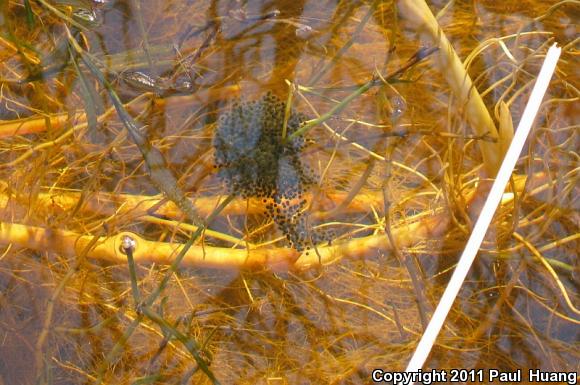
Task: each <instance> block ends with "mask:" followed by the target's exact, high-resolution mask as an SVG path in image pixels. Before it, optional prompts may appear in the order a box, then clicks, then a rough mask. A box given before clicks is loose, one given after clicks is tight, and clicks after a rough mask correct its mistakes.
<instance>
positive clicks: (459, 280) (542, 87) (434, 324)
mask: <svg viewBox="0 0 580 385" xmlns="http://www.w3.org/2000/svg"><path fill="white" fill-rule="evenodd" d="M560 52H561V48H559V47H557V46H556V44H554V45H553V46H552V47H550V49H549V50H548V54H547V55H546V59H545V60H544V64H543V65H542V69H541V70H540V74H539V75H538V79H537V80H536V84H535V85H534V89H533V90H532V94H531V95H530V100H529V101H528V104H527V105H526V109H525V110H524V113H523V115H522V119H521V120H520V124H519V125H518V128H517V130H516V133H515V135H514V138H513V140H512V142H511V144H510V146H509V149H508V151H507V153H506V156H505V158H504V160H503V163H502V165H501V167H500V169H499V172H498V174H497V177H496V178H495V181H494V182H493V186H492V187H491V191H490V193H489V195H488V196H487V199H486V201H485V204H484V205H483V209H482V210H481V214H480V215H479V218H478V219H477V222H476V223H475V226H474V228H473V232H472V233H471V236H470V237H469V240H468V241H467V245H466V246H465V249H464V250H463V254H462V255H461V258H460V259H459V262H458V264H457V267H456V268H455V271H454V272H453V276H452V277H451V280H449V284H448V285H447V288H446V289H445V292H444V293H443V296H442V297H441V300H440V301H439V305H437V309H435V312H434V313H433V317H432V318H431V321H430V322H429V325H427V329H426V330H425V333H424V334H423V336H422V337H421V340H420V341H419V345H417V349H416V350H415V353H414V354H413V357H411V361H409V364H408V365H407V369H406V370H405V371H406V372H407V373H413V372H417V371H419V369H421V368H422V367H423V365H424V364H425V361H426V360H427V357H428V356H429V353H430V352H431V348H432V347H433V344H434V343H435V339H436V338H437V335H438V334H439V331H440V330H441V327H442V326H443V322H445V319H446V318H447V314H448V313H449V310H450V309H451V306H452V305H453V302H454V301H455V298H456V297H457V294H458V293H459V289H461V286H462V285H463V281H464V280H465V277H466V276H467V273H468V272H469V268H470V267H471V264H472V263H473V260H474V259H475V256H476V255H477V251H478V250H479V247H480V246H481V242H482V241H483V238H484V237H485V233H486V232H487V228H488V227H489V224H490V223H491V220H492V218H493V215H494V213H495V210H496V209H497V206H498V204H499V202H500V200H501V197H502V195H503V192H504V190H505V187H506V185H507V183H508V181H509V179H510V176H511V174H512V172H513V169H514V167H515V165H516V162H517V160H518V158H519V156H520V153H521V152H522V148H523V147H524V143H525V141H526V138H527V137H528V135H529V133H530V129H531V128H532V123H533V122H534V118H535V117H536V114H537V113H538V109H539V108H540V104H541V103H542V99H543V97H544V94H545V93H546V89H547V88H548V84H549V83H550V79H551V78H552V74H553V73H554V70H555V69H556V63H557V62H558V58H559V57H560Z"/></svg>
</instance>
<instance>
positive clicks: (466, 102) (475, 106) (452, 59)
mask: <svg viewBox="0 0 580 385" xmlns="http://www.w3.org/2000/svg"><path fill="white" fill-rule="evenodd" d="M398 6H399V9H400V11H401V14H402V15H403V16H404V17H405V18H407V19H409V20H410V21H411V22H413V24H415V26H416V28H417V30H418V31H422V32H424V33H425V35H426V36H427V38H428V39H429V40H431V42H432V44H434V45H435V46H437V47H438V48H439V52H437V53H436V54H434V55H433V62H434V63H435V64H436V65H437V66H438V68H439V71H440V72H441V74H442V75H443V77H444V78H445V80H446V81H447V83H448V84H449V86H450V87H451V90H452V91H453V93H454V95H455V97H456V98H457V99H458V105H460V106H462V107H463V109H464V115H465V117H466V119H467V121H468V122H469V124H470V125H471V126H472V128H473V131H474V132H475V135H477V136H481V137H484V136H485V137H489V138H492V139H497V138H498V133H497V129H496V127H495V124H494V123H493V120H492V118H491V115H490V114H489V112H488V110H487V108H486V107H485V104H484V103H483V100H482V99H481V96H480V95H479V93H478V92H477V89H476V88H475V87H474V85H473V82H472V81H471V78H470V76H469V74H468V73H467V71H466V70H465V67H463V64H462V63H461V60H460V59H459V56H457V53H456V52H455V50H454V49H453V47H452V46H451V43H450V42H449V40H447V37H445V34H444V33H443V30H442V29H441V27H440V26H439V23H438V22H437V19H436V18H435V16H434V15H433V13H432V12H431V10H430V9H429V7H428V6H427V4H426V3H425V1H423V0H400V1H399V2H398ZM478 144H479V148H480V150H481V154H482V157H483V162H484V167H485V170H486V172H487V174H488V175H487V176H489V177H494V176H495V174H496V173H497V170H499V166H500V164H501V160H502V159H501V151H500V148H499V145H498V144H497V143H492V142H488V141H479V143H478Z"/></svg>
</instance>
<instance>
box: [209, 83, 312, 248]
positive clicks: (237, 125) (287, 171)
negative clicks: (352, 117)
mask: <svg viewBox="0 0 580 385" xmlns="http://www.w3.org/2000/svg"><path fill="white" fill-rule="evenodd" d="M285 108H286V105H285V103H284V102H282V101H281V100H280V99H278V98H277V97H276V96H274V95H273V94H271V93H267V94H266V95H264V96H263V97H261V98H260V99H258V100H255V101H250V102H236V103H234V104H233V105H232V107H231V108H230V110H229V111H227V112H226V113H224V114H223V115H222V116H220V118H219V120H218V124H217V129H216V132H215V135H214V139H213V146H214V149H215V152H214V153H215V155H214V162H215V167H216V168H217V169H218V177H219V178H220V179H221V180H222V181H223V182H224V183H225V185H226V186H227V189H228V190H229V193H230V194H233V195H236V196H239V197H242V198H249V197H258V198H261V199H262V202H263V203H264V205H265V208H266V211H267V213H268V216H269V217H270V218H271V219H272V220H273V221H274V222H275V223H276V225H277V226H278V228H279V229H280V231H282V233H283V234H284V235H285V236H286V239H287V240H288V241H289V243H290V245H291V246H292V247H294V248H295V249H296V250H298V251H302V250H304V249H305V248H307V247H308V245H309V244H310V243H316V242H317V241H320V240H321V239H322V238H321V237H320V235H317V234H316V233H315V232H312V231H311V230H309V228H308V224H307V215H306V214H305V208H306V200H305V199H304V192H305V190H306V189H307V187H308V186H310V185H312V184H313V182H314V178H313V176H312V172H311V171H310V169H309V168H308V167H307V166H306V165H305V164H303V162H302V160H301V152H302V150H303V149H304V146H305V141H304V138H303V137H302V136H298V137H296V138H290V135H292V133H294V132H296V131H297V130H298V128H299V127H300V126H301V125H302V124H303V123H304V122H305V121H306V116H305V115H303V114H301V113H297V112H295V111H291V113H290V115H289V118H288V122H287V125H286V135H285V136H286V138H285V140H284V138H283V137H282V135H283V126H284V115H285Z"/></svg>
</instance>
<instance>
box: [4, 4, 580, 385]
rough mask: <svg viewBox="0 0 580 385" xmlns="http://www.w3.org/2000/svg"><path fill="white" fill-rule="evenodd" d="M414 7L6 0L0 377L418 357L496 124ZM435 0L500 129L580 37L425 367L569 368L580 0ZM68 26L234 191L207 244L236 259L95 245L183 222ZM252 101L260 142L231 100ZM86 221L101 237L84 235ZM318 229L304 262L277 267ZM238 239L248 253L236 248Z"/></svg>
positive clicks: (318, 374) (175, 158) (186, 161)
mask: <svg viewBox="0 0 580 385" xmlns="http://www.w3.org/2000/svg"><path fill="white" fill-rule="evenodd" d="M402 5H403V4H402V3H401V2H389V1H339V0H336V1H322V2H320V1H306V0H296V1H247V2H245V1H234V0H230V1H203V0H202V1H181V2H180V1H171V2H145V1H139V0H132V1H92V2H89V1H86V2H84V1H83V2H81V1H66V2H64V1H57V2H54V3H53V2H46V3H45V2H38V3H37V2H30V3H29V2H27V1H26V2H16V1H8V2H4V4H3V5H2V8H1V13H0V47H1V48H0V58H1V60H0V63H1V64H0V79H1V83H2V84H1V94H0V174H1V175H0V215H1V222H2V224H1V227H0V244H1V248H0V288H1V290H0V347H1V348H0V384H3V383H4V384H15V383H22V384H28V383H54V384H68V383H71V384H73V383H74V384H77V383H143V384H145V383H168V384H180V383H182V384H185V383H211V382H212V378H214V377H213V376H215V380H214V382H216V381H219V382H221V383H224V384H230V383H232V384H233V383H236V384H240V383H244V384H245V383H247V384H255V383H258V384H295V383H296V384H301V383H349V384H350V383H357V384H358V383H361V384H362V383H369V378H370V372H371V371H372V369H373V368H383V369H385V370H403V369H404V368H405V366H406V363H407V361H408V359H409V358H410V356H411V354H412V352H413V349H414V347H415V346H416V343H417V342H418V339H419V337H420V335H421V333H422V330H423V323H424V321H425V320H426V319H428V318H429V316H430V312H431V311H432V309H433V308H434V307H435V306H436V304H437V302H438V299H439V297H440V295H441V293H442V291H443V289H444V287H445V284H446V282H447V281H448V279H449V276H450V272H451V271H452V269H453V267H454V264H455V262H456V261H457V256H458V254H459V253H460V252H461V250H462V247H463V245H464V244H465V241H466V239H467V236H468V233H469V229H470V226H471V223H472V221H473V220H474V218H475V217H476V216H477V214H478V208H479V207H481V206H480V204H479V203H478V202H479V201H480V200H481V199H482V197H483V196H484V195H485V187H484V186H485V183H483V182H481V181H480V180H479V177H480V176H481V175H483V174H482V169H483V168H484V167H482V155H481V152H480V148H481V147H482V144H483V143H494V139H493V138H495V133H491V132H490V133H484V135H482V134H478V133H476V132H473V123H472V121H470V119H469V118H470V117H469V116H466V111H467V107H466V104H467V101H466V100H462V99H461V97H460V96H459V95H457V94H456V93H454V91H453V86H450V83H449V78H450V76H449V75H450V74H449V72H445V71H443V72H441V71H440V69H439V68H438V67H437V66H435V64H434V63H436V60H438V59H439V58H440V57H441V56H437V55H444V54H445V53H444V52H441V51H442V50H439V51H438V52H435V53H433V54H432V55H431V56H428V57H425V58H424V59H423V60H418V57H417V56H416V55H417V53H418V52H419V53H420V52H425V51H422V50H424V49H426V48H428V47H430V46H432V45H433V41H432V40H430V39H429V37H428V35H427V34H425V33H424V30H423V26H421V25H418V24H417V22H416V21H414V18H413V17H410V15H408V14H405V13H404V12H403V11H401V10H403V9H405V7H403V6H402ZM429 6H430V8H431V10H432V11H433V13H434V14H435V15H436V16H437V19H438V21H439V23H440V25H441V28H442V33H444V34H445V36H446V37H447V38H448V39H449V40H450V42H451V44H452V46H453V47H454V49H455V50H456V51H457V53H458V55H459V57H460V58H461V60H462V61H463V63H464V64H465V66H466V67H467V69H468V73H469V75H470V77H471V78H472V80H473V83H474V85H475V88H476V89H477V91H478V92H479V94H480V95H481V97H482V100H483V103H484V104H485V106H486V107H487V111H489V113H490V116H491V117H492V119H493V122H494V124H495V125H496V126H500V137H501V135H502V128H501V124H500V122H501V121H502V116H501V111H502V108H503V107H501V106H502V104H501V103H505V105H506V106H507V107H508V108H509V112H510V114H511V118H512V119H513V121H514V122H515V123H516V124H517V122H518V121H519V117H520V116H521V113H522V111H523V108H524V106H525V103H526V101H527V96H528V95H529V92H530V90H531V87H532V85H533V81H534V79H535V74H536V73H537V72H538V69H539V66H540V65H541V62H542V58H543V55H544V54H545V52H546V49H547V47H548V46H549V45H550V44H551V42H552V41H557V42H559V44H560V45H561V46H563V47H564V49H563V54H562V59H561V62H560V63H559V66H558V73H557V74H556V75H555V77H554V79H553V81H552V84H551V87H550V89H549V90H548V95H547V96H546V98H545V100H544V104H543V107H542V109H541V113H540V115H539V116H538V119H537V122H536V125H535V130H534V132H533V134H532V137H531V138H530V140H529V143H528V145H527V147H526V150H525V152H524V154H523V155H522V158H521V160H520V162H519V163H518V169H517V176H515V177H514V182H513V185H512V186H511V187H510V189H512V190H513V191H515V192H516V194H515V198H514V199H512V200H511V201H510V202H509V203H506V205H504V207H503V208H502V209H501V210H500V211H499V213H498V214H497V215H496V219H495V222H494V223H495V224H494V225H493V226H492V228H491V229H490V231H489V234H488V236H487V238H486V241H485V242H484V245H483V247H482V251H481V253H480V255H479V257H478V259H477V261H476V263H475V264H474V267H473V268H472V271H471V273H470V275H469V277H468V280H467V282H466V283H465V285H464V287H463V289H462V291H461V293H460V298H459V299H458V300H457V301H456V303H455V306H454V309H453V310H452V313H451V315H450V317H449V319H448V320H447V323H446V326H445V328H444V331H443V332H442V334H441V336H440V337H439V340H438V345H437V346H436V348H435V350H434V351H433V353H432V355H431V356H430V359H429V361H428V362H427V365H426V369H427V368H452V367H465V368H496V369H502V370H514V369H516V368H540V369H543V370H552V371H557V370H565V371H577V370H578V367H577V362H578V361H579V351H578V339H579V331H578V330H579V329H578V324H579V323H580V314H579V311H578V304H579V303H580V301H578V260H577V250H578V239H577V234H578V223H579V217H578V207H579V206H578V200H577V193H578V187H577V178H578V173H577V164H578V161H577V155H576V154H577V151H578V143H579V141H578V130H577V129H575V128H576V125H577V121H578V112H577V108H576V109H575V108H574V106H575V105H576V104H577V103H578V98H579V95H578V77H577V70H576V68H577V60H576V56H575V55H574V53H575V51H574V49H575V46H576V45H577V42H575V41H574V39H576V37H577V36H578V31H577V26H576V24H574V23H573V21H574V19H575V18H574V16H575V15H577V13H578V6H577V5H576V4H573V3H569V2H568V3H557V2H556V1H542V2H540V1H536V2H532V1H530V2H521V1H520V2H515V1H510V2H507V3H503V2H502V3H501V4H500V3H497V2H492V1H481V2H467V1H457V2H449V3H448V2H441V1H434V2H432V3H430V4H429ZM67 29H68V31H70V35H71V36H72V38H73V39H75V40H76V41H77V42H78V43H79V45H80V46H81V47H82V49H84V50H86V52H88V53H89V54H90V58H91V60H93V61H94V63H96V67H97V68H98V70H100V71H102V72H103V73H104V74H105V76H106V78H107V79H108V81H109V82H110V83H111V84H112V89H113V90H114V92H115V93H116V94H117V95H118V96H119V98H120V99H121V101H122V102H123V103H124V105H125V107H124V108H126V110H127V111H128V112H129V113H130V114H131V115H132V116H133V117H134V118H135V119H136V121H137V122H138V125H139V129H140V130H141V132H142V134H143V135H144V136H146V137H147V138H148V140H149V141H150V142H151V144H152V145H153V146H155V147H156V148H157V149H159V150H160V151H161V152H162V153H163V155H164V157H165V161H166V162H167V165H158V166H159V167H167V168H168V169H169V170H170V171H171V172H172V173H173V174H174V175H175V176H176V177H177V179H178V180H179V183H180V185H181V188H182V189H183V190H184V191H186V192H187V194H188V196H189V197H190V198H192V199H194V202H197V203H196V204H197V208H198V210H199V212H200V213H203V215H207V214H208V213H210V212H211V211H212V210H213V209H214V208H215V206H216V205H217V204H216V203H215V202H216V201H215V199H214V200H211V198H214V197H217V196H223V195H226V194H228V193H234V195H235V196H236V199H234V201H233V202H232V204H231V205H230V206H229V207H226V208H225V209H224V211H223V212H222V213H221V214H220V215H218V216H217V218H216V219H215V221H213V222H212V224H211V225H210V227H209V230H208V231H205V232H204V233H203V235H202V236H201V238H200V239H198V240H197V241H196V245H195V246H194V249H195V250H197V251H198V254H199V258H200V260H201V261H203V260H204V258H206V259H205V260H206V261H208V260H210V259H211V260H212V261H219V263H218V262H215V263H214V266H221V268H219V269H208V268H199V267H192V264H191V263H189V262H187V259H186V260H185V261H184V266H182V267H181V268H179V269H177V271H176V273H175V274H170V273H169V272H168V268H167V264H168V263H167V262H168V260H170V259H171V260H172V259H174V258H175V254H176V253H173V254H171V253H170V254H169V255H164V254H163V252H162V251H161V250H162V249H160V248H157V249H151V250H150V251H148V252H147V253H146V254H147V255H146V257H147V258H146V259H147V261H148V262H147V263H140V262H139V260H138V263H137V267H136V280H135V281H134V282H132V278H131V274H130V273H129V270H130V269H129V266H128V265H127V264H125V263H122V264H112V263H110V262H106V261H104V260H101V259H99V258H100V256H99V254H98V252H93V251H91V250H102V253H106V252H107V251H106V249H105V243H104V241H102V240H103V239H106V237H109V238H111V237H114V236H116V235H117V234H119V233H120V232H122V231H130V232H134V233H136V234H138V235H139V236H140V237H142V238H143V239H147V240H149V241H151V242H157V243H156V244H164V245H171V244H176V243H185V242H186V241H187V239H188V238H189V236H190V234H191V232H192V231H193V230H192V229H191V228H190V227H184V226H181V227H180V225H181V224H182V222H183V221H184V219H183V215H182V214H181V213H180V212H179V210H177V209H173V210H172V209H171V202H169V203H168V202H167V200H163V199H161V198H160V197H159V196H156V197H154V198H155V200H154V201H153V200H152V199H153V198H151V196H155V195H156V194H159V193H161V191H159V190H158V189H157V188H156V187H154V185H153V184H152V182H151V180H150V178H149V176H148V173H149V172H151V171H152V170H151V166H150V165H149V167H145V166H144V164H143V158H142V155H141V153H140V151H139V150H140V149H139V148H137V146H135V145H134V144H133V142H132V141H131V139H130V137H128V136H127V134H126V130H125V127H124V122H123V121H122V120H121V119H119V118H118V117H117V115H116V113H115V110H114V109H113V108H112V107H111V106H112V104H111V99H110V96H109V94H108V93H107V92H106V91H105V89H104V87H103V85H102V84H100V83H99V82H98V81H97V80H96V79H95V78H94V76H93V75H92V73H91V71H89V70H88V67H87V64H86V61H83V60H81V58H80V57H79V55H78V54H77V53H76V52H75V51H74V49H71V46H70V45H69V39H68V37H67V36H68V35H67V33H68V32H67ZM413 59H417V60H415V61H413ZM410 60H411V61H410ZM398 70H400V71H398ZM448 71H451V69H448ZM389 75H392V76H390V77H389ZM371 79H374V80H375V81H374V82H371V83H367V82H369V81H370V80H371ZM365 84H367V85H368V87H367V88H369V90H368V91H366V92H362V91H364V90H363V89H362V88H361V87H364V85H365ZM357 90H359V91H361V92H360V93H361V95H358V96H356V97H355V95H354V93H356V92H357ZM268 93H270V94H268ZM267 94H268V95H270V96H267V97H266V98H271V100H272V101H273V102H272V103H273V104H272V105H273V106H274V107H272V108H263V110H264V111H262V110H261V111H262V112H263V113H264V114H269V115H268V116H267V117H264V116H265V115H260V116H259V119H258V118H256V119H253V118H255V117H256V116H257V115H256V116H254V115H255V114H254V115H252V114H251V113H248V111H249V110H247V109H246V110H244V108H249V107H248V106H253V107H251V108H254V107H256V106H257V107H260V106H263V104H264V103H262V104H260V103H261V102H260V100H262V101H263V100H265V99H260V98H262V96H263V95H267ZM289 95H290V96H289ZM268 100H270V99H268ZM288 102H290V103H291V106H292V108H291V109H290V108H286V105H287V103H288ZM244 106H245V107H244ZM257 107H256V108H257ZM266 107H268V106H266ZM236 111H238V112H239V114H241V115H240V116H241V118H240V119H241V120H243V122H242V123H243V124H241V125H236V126H235V127H234V128H235V129H234V130H233V131H236V130H238V129H240V127H245V126H244V124H246V125H247V127H245V128H246V130H247V131H245V133H241V134H240V135H241V138H242V139H244V140H251V141H253V142H252V143H251V145H248V148H243V146H244V145H246V144H248V143H246V142H244V143H242V144H240V143H239V140H238V141H236V140H234V139H235V138H233V137H232V136H231V135H232V133H231V132H230V131H232V130H229V128H231V127H230V126H232V125H228V124H225V123H224V122H226V121H228V122H229V120H232V119H234V118H235V116H234V115H235V114H236V113H237V112H236ZM252 111H253V110H252ZM292 111H300V112H302V113H304V116H302V115H301V114H300V115H298V114H294V113H292ZM262 112H261V113H262ZM329 112H332V113H329ZM248 114H249V115H252V116H250V117H249V118H248V116H246V115H248ZM306 116H307V117H308V118H306ZM220 117H221V118H220ZM504 117H505V116H504ZM242 118H243V119H242ZM246 118H247V119H246ZM317 118H320V121H319V122H318V123H319V124H316V125H312V128H311V129H310V130H309V131H308V132H307V133H306V134H305V136H304V137H299V138H298V139H296V138H294V139H293V137H292V135H293V134H294V133H295V132H296V131H297V130H299V129H300V127H303V126H304V125H305V124H308V123H307V120H308V119H317ZM228 119H229V120H228ZM234 120H235V119H234ZM264 122H265V123H264ZM270 122H271V124H270ZM125 124H126V122H125ZM261 125H263V127H262V126H261ZM236 132H237V131H236ZM250 134H251V135H250ZM244 135H245V136H244ZM272 135H275V136H276V137H275V138H272V137H268V136H272ZM278 135H279V137H278ZM238 139H239V138H238ZM242 142H243V140H242ZM220 143H221V145H220ZM257 143H259V145H257ZM226 145H227V146H229V147H227V146H226ZM224 146H226V147H227V149H226V150H227V151H226V150H224V148H225V147H224ZM236 146H237V147H236ZM256 146H258V147H259V148H260V149H261V151H260V154H257V153H253V152H252V151H253V149H255V148H256ZM230 147H231V148H230ZM498 148H499V145H498ZM242 149H243V151H241V150H242ZM222 150H224V151H225V152H224V151H222ZM230 150H231V151H233V152H230ZM262 150H263V151H262ZM220 151H221V152H220ZM498 151H499V150H498ZM232 154H234V155H235V156H233V155H232ZM232 156H233V157H232ZM214 163H216V164H215V165H214ZM232 170H235V171H236V173H235V175H234V174H231V171H232ZM240 178H241V179H240ZM228 183H229V185H228ZM236 186H237V187H236ZM248 186H249V187H248ZM260 188H261V189H262V190H263V191H262V190H260V191H261V192H260V193H258V192H257V190H259V189H260ZM157 198H160V199H157ZM256 198H259V199H256ZM204 199H205V200H204ZM210 201H211V202H212V203H211V204H209V203H207V202H210ZM151 202H153V203H151ZM200 202H206V203H203V204H202V203H200ZM16 225H19V226H20V225H23V226H21V227H16ZM327 234H332V237H331V239H329V236H328V235H327ZM80 235H85V236H87V237H88V238H87V239H92V238H93V236H96V237H102V238H100V239H97V238H95V241H96V242H95V243H94V244H90V245H88V243H87V245H88V246H86V248H85V247H77V246H78V245H77V243H76V242H75V239H77V238H78V236H80ZM67 236H69V237H72V240H73V241H72V242H71V243H67V242H65V241H63V239H69V238H66V237H67ZM284 236H286V238H287V240H289V241H290V244H291V245H293V246H294V247H293V248H291V247H289V246H290V245H289V243H288V242H287V240H285V239H284ZM75 237H76V238H75ZM392 242H394V243H395V246H396V247H392V245H391V243H392ZM39 245H40V246H39ZM83 245H85V244H83ZM99 245H100V246H99ZM305 246H307V247H308V252H309V255H308V258H310V259H309V261H311V262H308V263H303V264H301V265H299V266H301V269H300V270H299V271H298V270H292V269H290V270H288V269H285V268H282V269H278V268H277V269H273V270H271V269H269V268H268V266H276V267H279V264H278V263H277V262H276V263H274V262H273V261H278V262H279V261H280V260H283V261H284V262H285V264H283V265H284V266H286V267H288V266H287V265H288V264H289V263H290V264H291V263H294V261H295V260H296V258H298V257H300V251H302V249H303V248H304V247H305ZM98 247H101V249H98ZM137 247H139V244H138V245H137ZM163 250H165V249H163ZM172 250H173V249H172ZM117 252H118V249H114V250H112V253H113V254H115V253H117ZM236 253H238V254H236ZM234 255H239V256H240V257H239V262H236V263H237V264H236V265H235V266H239V265H243V264H244V263H247V265H249V266H253V268H251V269H241V270H240V269H236V268H234V267H231V266H230V268H229V269H228V268H224V267H225V266H228V264H229V263H230V261H231V258H233V256H234ZM138 257H139V255H137V253H136V255H135V258H136V259H137V258H138ZM103 258H104V259H107V260H109V261H110V260H111V259H112V258H107V257H104V256H103ZM125 258H126V257H125V256H124V255H122V256H121V260H122V261H124V260H125ZM212 258H215V259H212ZM304 258H305V256H304V255H303V256H302V257H301V258H300V259H298V261H300V260H301V259H302V260H304ZM153 261H155V262H153ZM244 261H245V262H244ZM249 261H251V263H250V262H249ZM318 262H324V263H325V264H326V266H324V267H319V266H318ZM232 263H233V262H232ZM297 263H298V262H297ZM310 265H312V266H311V267H310V268H308V267H309V266H310ZM197 266H199V264H198V265H197ZM232 266H233V265H232ZM256 266H261V267H260V268H256ZM164 277H168V278H169V279H168V280H167V281H166V282H165V281H164ZM160 284H161V285H162V287H161V288H160V286H159V285H160ZM158 288H160V290H159V292H157V293H158V294H155V295H154V296H153V297H152V296H150V294H151V293H156V292H155V290H157V289H158ZM145 298H154V301H153V302H152V303H149V304H148V305H147V306H146V305H143V304H142V305H141V306H137V307H136V306H135V301H137V302H139V301H140V300H143V299H145ZM145 302H146V301H145ZM575 362H576V364H575Z"/></svg>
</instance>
